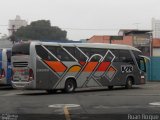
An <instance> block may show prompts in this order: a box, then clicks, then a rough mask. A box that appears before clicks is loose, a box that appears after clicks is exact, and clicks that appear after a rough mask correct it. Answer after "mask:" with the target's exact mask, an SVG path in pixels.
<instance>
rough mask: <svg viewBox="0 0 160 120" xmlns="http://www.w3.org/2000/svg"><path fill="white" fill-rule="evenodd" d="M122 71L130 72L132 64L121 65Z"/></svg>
mask: <svg viewBox="0 0 160 120" xmlns="http://www.w3.org/2000/svg"><path fill="white" fill-rule="evenodd" d="M121 71H122V73H131V72H132V71H133V66H132V65H121Z"/></svg>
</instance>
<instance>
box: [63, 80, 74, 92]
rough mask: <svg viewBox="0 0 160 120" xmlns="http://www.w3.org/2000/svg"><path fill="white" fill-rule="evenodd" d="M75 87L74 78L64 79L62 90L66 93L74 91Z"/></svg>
mask: <svg viewBox="0 0 160 120" xmlns="http://www.w3.org/2000/svg"><path fill="white" fill-rule="evenodd" d="M75 88H76V83H75V81H74V80H72V79H69V80H67V81H66V83H65V88H64V91H65V92H66V93H71V92H74V90H75Z"/></svg>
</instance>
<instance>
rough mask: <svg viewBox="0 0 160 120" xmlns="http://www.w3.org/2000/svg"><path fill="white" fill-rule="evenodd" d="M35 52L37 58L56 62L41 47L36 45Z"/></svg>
mask: <svg viewBox="0 0 160 120" xmlns="http://www.w3.org/2000/svg"><path fill="white" fill-rule="evenodd" d="M36 52H37V55H38V56H39V57H41V58H42V59H43V60H47V61H57V60H56V59H55V58H54V57H53V56H52V55H51V54H50V53H49V52H48V51H46V50H45V49H44V48H43V47H42V46H41V45H36Z"/></svg>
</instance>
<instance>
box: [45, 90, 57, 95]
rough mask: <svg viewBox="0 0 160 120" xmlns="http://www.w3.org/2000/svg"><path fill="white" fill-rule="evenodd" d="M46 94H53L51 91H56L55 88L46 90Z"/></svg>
mask: <svg viewBox="0 0 160 120" xmlns="http://www.w3.org/2000/svg"><path fill="white" fill-rule="evenodd" d="M46 91H47V93H48V94H53V93H56V92H57V90H46Z"/></svg>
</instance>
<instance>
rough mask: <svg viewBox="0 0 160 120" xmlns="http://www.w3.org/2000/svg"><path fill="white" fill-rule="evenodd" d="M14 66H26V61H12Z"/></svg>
mask: <svg viewBox="0 0 160 120" xmlns="http://www.w3.org/2000/svg"><path fill="white" fill-rule="evenodd" d="M13 66H14V67H27V66H28V62H13Z"/></svg>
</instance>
